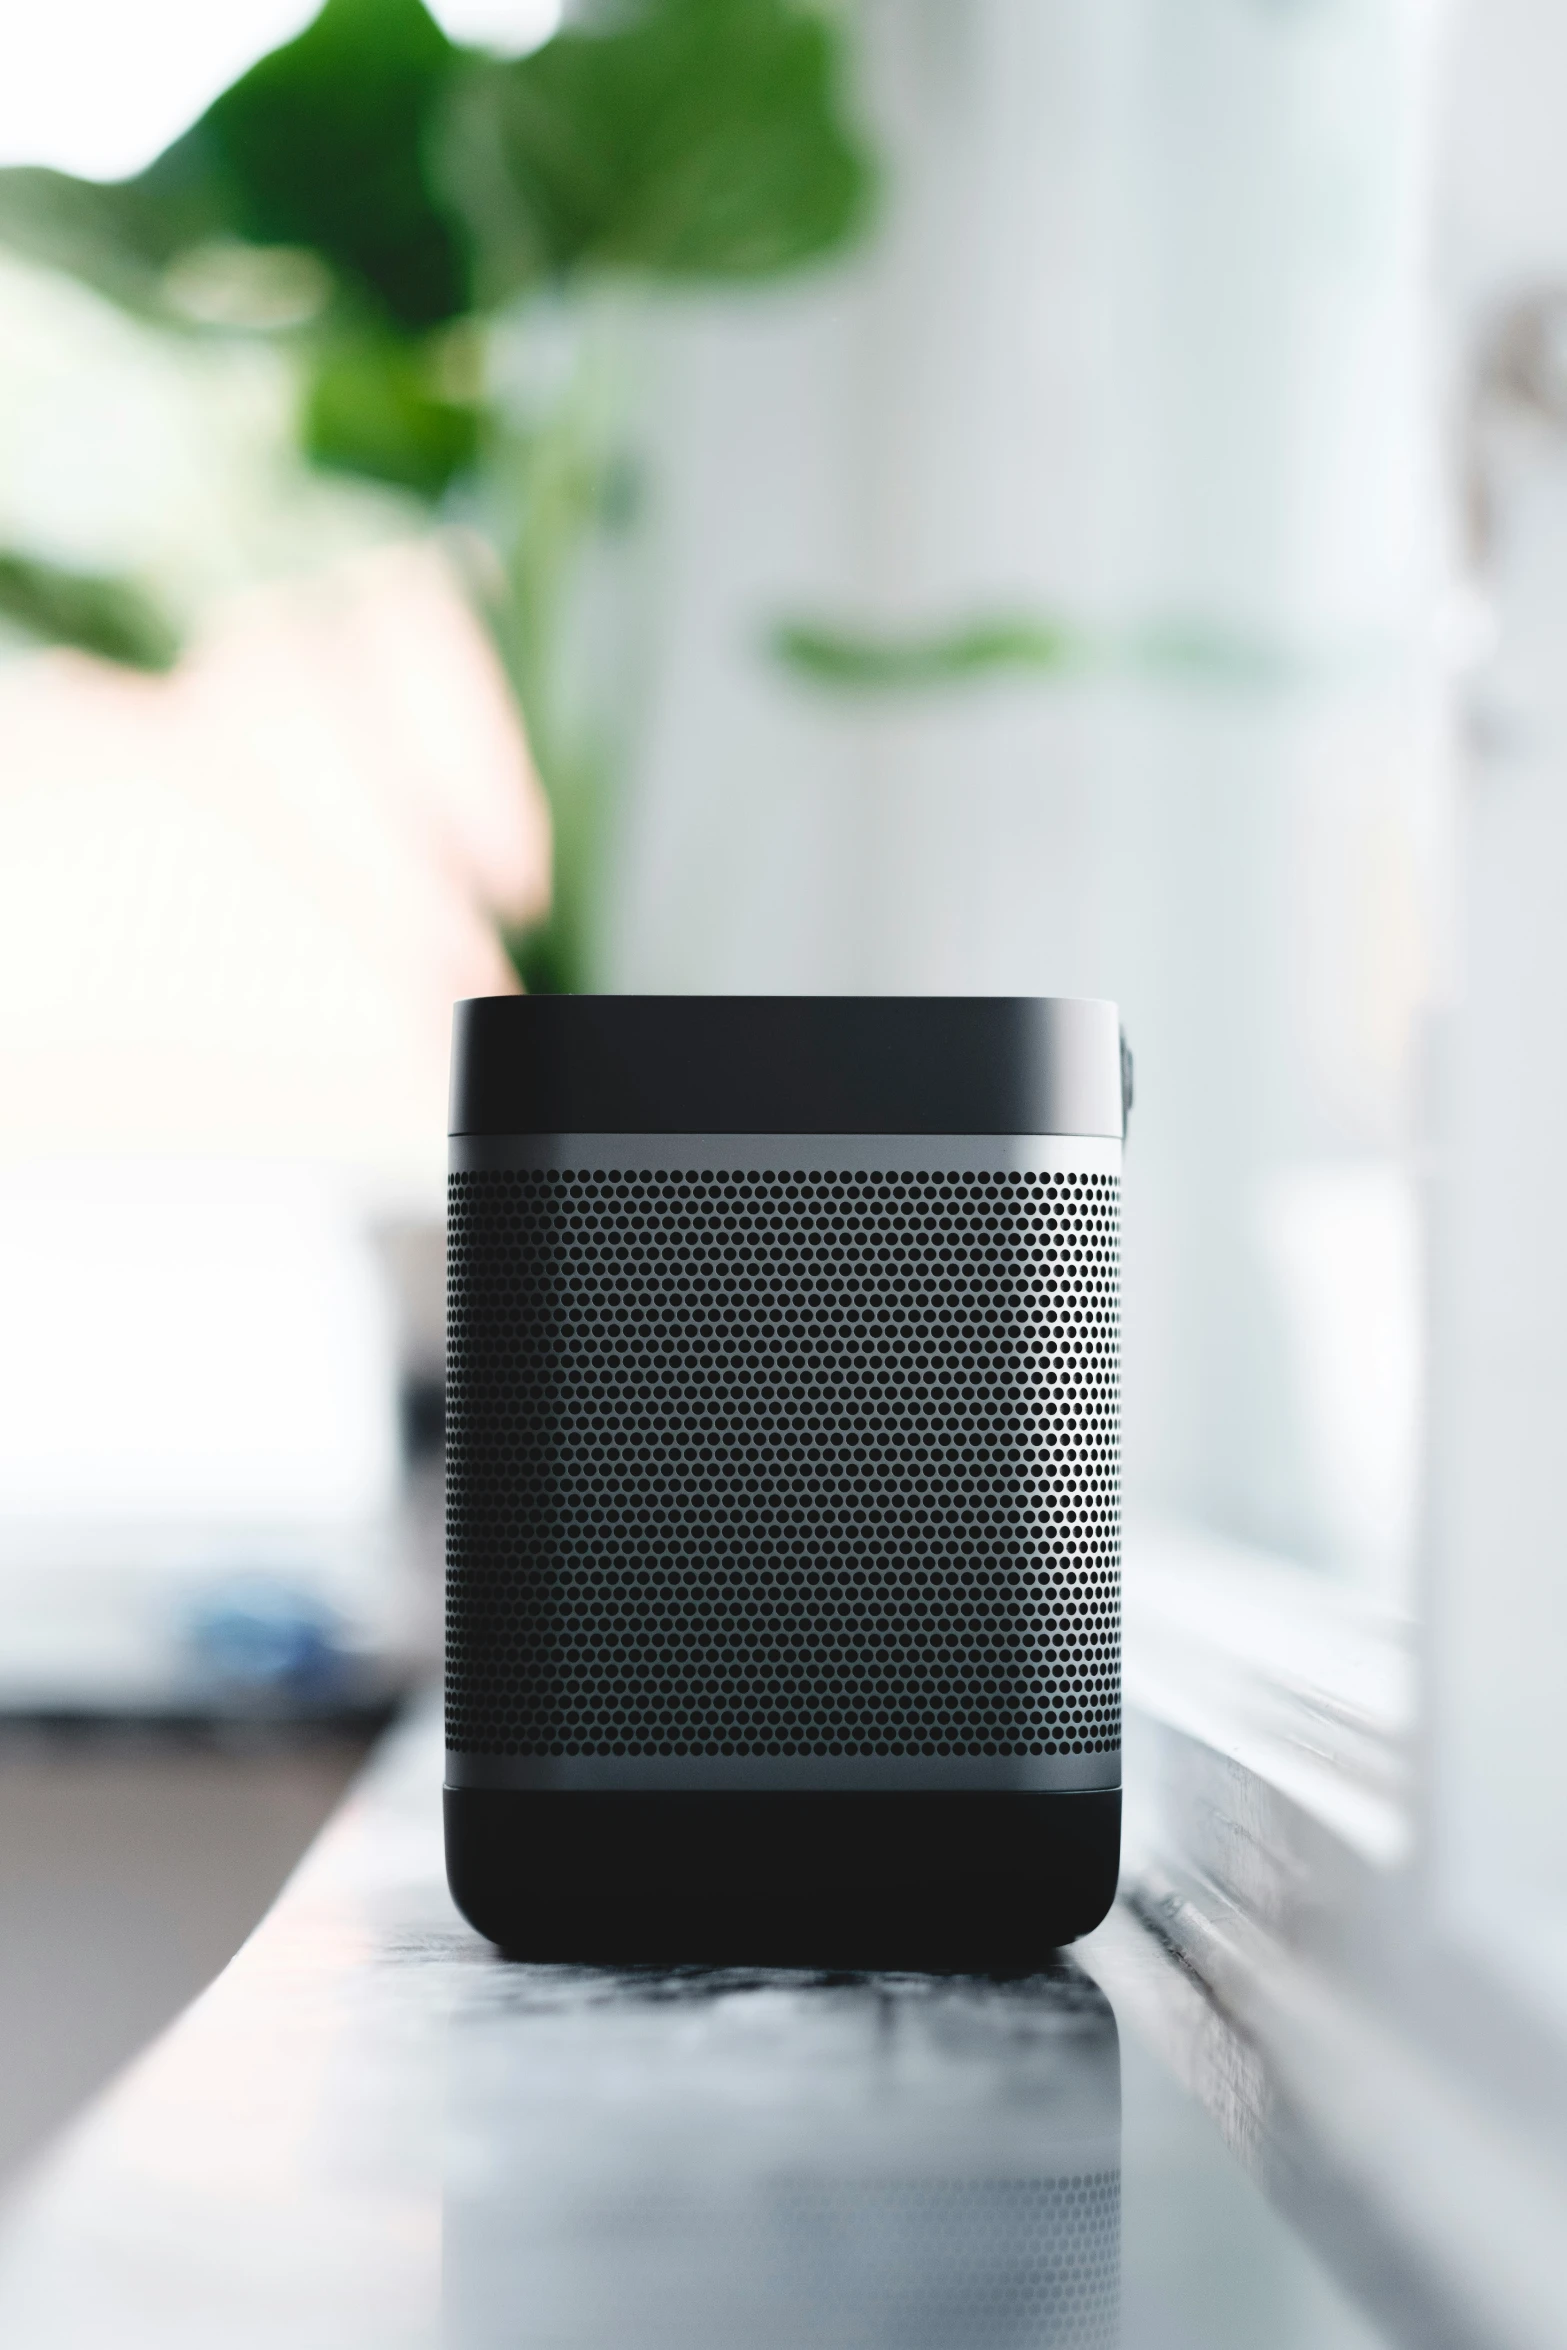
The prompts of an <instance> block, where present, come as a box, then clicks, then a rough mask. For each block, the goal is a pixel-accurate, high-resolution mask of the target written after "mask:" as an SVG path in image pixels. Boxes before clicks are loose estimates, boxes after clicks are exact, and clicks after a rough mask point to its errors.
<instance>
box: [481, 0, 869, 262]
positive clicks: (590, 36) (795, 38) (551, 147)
mask: <svg viewBox="0 0 1567 2350" xmlns="http://www.w3.org/2000/svg"><path fill="white" fill-rule="evenodd" d="M839 78H840V77H839V44H838V41H837V38H836V36H835V33H834V31H833V28H832V27H831V25H830V24H828V23H827V22H826V21H825V20H824V19H823V18H822V17H821V16H820V15H819V14H818V13H817V12H816V11H815V10H814V9H812V8H809V7H806V6H803V5H800V4H799V0H641V4H640V5H634V6H631V7H629V8H627V9H624V10H621V11H619V12H617V13H616V14H615V15H614V16H613V17H612V18H611V19H610V21H609V27H608V29H598V30H595V29H591V28H583V29H581V30H568V31H567V32H564V33H561V34H558V35H557V36H556V38H555V39H554V40H552V41H550V42H548V43H547V44H546V45H545V46H544V47H543V48H542V49H538V50H536V51H534V53H533V54H532V55H531V56H528V57H523V58H518V59H514V60H510V61H507V62H499V61H493V60H492V61H489V62H487V63H484V64H480V65H476V66H474V67H472V68H470V69H469V70H468V71H466V72H465V73H464V74H463V75H462V77H461V78H460V79H459V80H458V81H457V82H456V83H455V84H454V86H453V95H452V100H451V104H450V107H449V110H448V114H447V118H446V126H445V130H444V133H443V135H442V138H441V142H440V147H439V157H440V168H441V171H442V175H443V177H444V179H445V182H446V184H447V185H448V186H449V188H450V189H451V191H452V194H453V196H454V198H455V200H456V201H457V203H458V204H459V205H460V206H461V208H462V210H463V212H464V213H465V215H466V217H467V220H468V222H469V226H470V229H471V231H472V234H473V238H474V244H475V249H476V253H477V256H478V261H477V266H478V269H479V273H480V279H479V282H480V289H481V294H482V296H483V298H484V299H486V300H488V301H497V300H501V299H504V298H505V297H506V296H508V295H510V294H512V293H514V292H516V291H517V290H518V289H519V288H521V287H524V286H526V285H528V284H530V283H532V282H534V281H536V280H537V279H539V278H541V277H544V276H547V275H551V274H555V275H558V274H562V273H565V272H567V271H570V270H572V269H575V268H580V267H588V266H596V267H604V268H616V269H627V270H633V271H639V272H645V273H647V274H650V275H655V276H662V277H672V278H709V279H712V278H718V279H735V278H740V279H744V278H762V277H769V276H773V275H776V274H778V273H779V272H781V271H785V270H789V269H792V268H795V267H797V266H798V265H799V264H800V263H802V262H805V261H809V260H811V259H813V258H815V257H816V256H818V255H820V254H824V253H828V252H830V251H832V250H833V249H834V248H835V247H837V246H839V245H841V244H842V243H843V242H845V241H846V240H847V239H848V238H849V237H850V236H852V235H853V234H854V233H855V231H856V230H857V229H858V228H859V227H860V226H861V225H862V223H863V221H864V220H865V218H866V215H867V212H868V209H869V199H870V192H871V170H870V165H869V162H868V160H867V157H866V155H865V153H864V150H863V148H862V147H861V145H860V144H859V142H858V140H857V139H856V137H855V135H854V133H853V131H852V130H851V128H850V125H849V122H848V117H847V110H846V107H845V105H844V103H843V98H842V94H841V92H840V89H839Z"/></svg>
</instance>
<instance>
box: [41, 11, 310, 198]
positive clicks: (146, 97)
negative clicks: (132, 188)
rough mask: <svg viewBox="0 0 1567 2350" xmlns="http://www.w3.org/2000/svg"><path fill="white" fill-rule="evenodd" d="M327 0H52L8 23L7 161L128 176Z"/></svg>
mask: <svg viewBox="0 0 1567 2350" xmlns="http://www.w3.org/2000/svg"><path fill="white" fill-rule="evenodd" d="M318 6H319V0H221V4H215V0H135V5H134V6H129V5H127V0H48V5H47V7H39V6H29V7H25V8H14V9H7V10H6V11H5V13H4V20H3V28H0V164H8V163H48V164H52V165H53V166H54V167H55V169H56V170H58V171H70V172H74V173H76V175H77V176H78V177H79V178H81V179H96V180H114V179H126V178H128V177H129V176H130V174H131V173H133V172H137V171H140V170H141V169H142V167H143V165H144V164H148V163H150V162H151V161H152V159H153V157H154V156H155V155H158V154H161V153H162V151H163V149H164V148H165V147H166V146H168V144H169V142H170V141H171V140H172V139H177V138H178V137H179V135H180V133H181V131H183V130H186V129H188V128H189V126H190V125H191V123H193V122H194V121H195V119H196V117H197V116H198V115H199V114H201V113H202V112H203V111H204V109H205V108H206V107H208V106H209V105H210V104H211V102H212V100H213V99H214V98H215V97H216V96H217V95H218V92H219V91H220V90H224V89H226V88H227V87H228V85H229V83H230V82H232V81H234V80H235V79H236V78H237V77H238V76H239V75H240V74H242V73H243V72H244V70H245V68H246V66H247V65H251V64H253V63H254V62H255V60H256V59H257V58H258V57H261V56H264V55H265V53H266V52H267V51H268V50H269V49H276V48H278V47H279V46H280V45H281V43H283V42H284V41H290V40H292V39H293V37H294V35H295V34H296V33H298V32H300V31H301V30H302V29H303V27H304V26H305V25H307V24H308V23H309V22H310V20H311V18H312V17H313V16H314V15H315V14H316V13H317V9H318Z"/></svg>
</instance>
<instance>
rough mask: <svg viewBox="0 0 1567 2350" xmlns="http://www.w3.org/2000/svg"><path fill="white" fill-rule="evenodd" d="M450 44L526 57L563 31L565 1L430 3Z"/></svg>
mask: <svg viewBox="0 0 1567 2350" xmlns="http://www.w3.org/2000/svg"><path fill="white" fill-rule="evenodd" d="M427 4H428V6H429V10H430V14H431V15H432V16H433V17H434V19H435V21H436V23H437V24H438V25H439V26H440V27H441V30H442V31H443V32H444V33H445V35H446V37H447V39H448V40H449V41H462V42H464V43H465V44H466V45H467V46H468V47H469V48H472V49H493V50H495V51H497V52H498V53H499V54H500V55H501V56H503V57H524V56H526V55H527V53H528V51H529V50H530V49H540V48H542V47H543V45H544V43H545V42H546V41H547V40H548V39H549V37H550V35H551V33H554V32H558V31H559V30H560V20H561V17H562V16H563V14H564V13H565V11H564V6H563V0H427Z"/></svg>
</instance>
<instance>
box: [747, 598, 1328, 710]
mask: <svg viewBox="0 0 1567 2350" xmlns="http://www.w3.org/2000/svg"><path fill="white" fill-rule="evenodd" d="M768 643H769V649H770V651H771V653H772V655H773V658H774V659H775V660H777V661H779V662H781V663H782V665H783V666H784V667H785V668H786V669H790V670H792V671H793V672H794V673H795V675H796V676H797V677H801V678H804V679H807V680H808V681H809V682H810V683H811V684H812V685H817V686H823V687H826V688H829V689H834V690H837V691H840V692H846V693H898V692H917V691H923V690H929V689H931V688H935V687H942V686H953V685H962V684H965V683H968V682H970V681H972V680H974V679H977V678H983V677H993V676H1004V675H1013V676H1033V677H1065V676H1073V675H1079V676H1080V675H1083V674H1085V673H1087V672H1090V671H1097V672H1100V673H1103V672H1107V671H1116V672H1120V673H1123V674H1132V675H1143V676H1150V677H1159V676H1164V677H1179V678H1187V679H1191V680H1194V681H1197V682H1200V683H1204V684H1220V685H1241V686H1248V687H1252V686H1262V687H1267V686H1276V685H1287V684H1290V683H1293V682H1295V681H1297V680H1298V679H1299V678H1300V677H1301V676H1302V675H1303V674H1304V671H1305V669H1306V667H1307V664H1306V663H1304V662H1303V660H1302V659H1301V658H1300V656H1299V655H1297V654H1294V653H1292V652H1291V651H1289V650H1288V649H1287V648H1285V647H1283V646H1279V645H1275V644H1270V643H1267V642H1265V641H1264V640H1262V639H1260V638H1255V637H1248V636H1244V635H1240V634H1238V633H1236V632H1234V631H1232V630H1228V629H1224V628H1216V627H1212V626H1209V625H1208V624H1207V623H1205V622H1202V621H1187V620H1179V619H1176V620H1157V621H1150V622H1147V623H1145V624H1144V625H1142V626H1141V627H1137V628H1132V629H1124V630H1100V631H1092V630H1087V629H1082V628H1073V627H1069V626H1068V625H1067V624H1066V623H1065V622H1064V621H1059V620H1048V619H1032V618H1029V617H1027V616H1026V615H1023V616H1018V617H1014V618H1010V619H1009V618H991V619H983V620H973V621H967V622H964V623H963V624H961V625H960V626H958V627H956V628H950V629H940V630H933V631H926V632H915V633H913V634H893V633H891V632H876V631H872V630H868V629H858V628H843V627H838V626H834V625H833V624H831V623H829V622H823V621H812V620H786V621H781V622H780V623H779V624H778V626H777V627H775V628H774V629H773V630H772V632H771V635H770V637H769V640H768Z"/></svg>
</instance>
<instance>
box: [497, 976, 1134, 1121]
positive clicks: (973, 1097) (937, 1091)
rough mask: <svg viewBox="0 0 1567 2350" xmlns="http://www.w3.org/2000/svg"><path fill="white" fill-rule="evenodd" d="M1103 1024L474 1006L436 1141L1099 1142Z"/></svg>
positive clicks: (981, 1015) (797, 1006)
mask: <svg viewBox="0 0 1567 2350" xmlns="http://www.w3.org/2000/svg"><path fill="white" fill-rule="evenodd" d="M1122 1060H1123V1056H1122V1047H1121V1034H1120V1022H1119V1019H1118V1016H1117V1013H1116V1007H1115V1006H1114V1004H1111V1003H1103V1002H1098V1001H1095V1000H1092V999H1089V998H1084V997H1073V996H476V997H473V998H471V999H470V1000H469V1001H468V1002H466V1003H460V1004H458V1005H457V1007H456V1032H455V1036H454V1039H453V1051H452V1102H451V1132H452V1133H453V1134H454V1135H483V1134H497V1135H498V1134H555V1133H561V1132H566V1133H574V1134H593V1133H610V1134H704V1133H707V1134H786V1133H787V1134H798V1135H807V1134H888V1135H918V1134H956V1135H986V1134H995V1135H1026V1134H1046V1135H1102V1136H1107V1137H1114V1138H1116V1139H1117V1140H1119V1138H1120V1136H1121V1134H1122V1132H1123V1131H1124V1127H1125V1096H1124V1093H1123V1067H1122Z"/></svg>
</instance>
